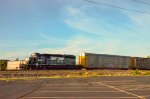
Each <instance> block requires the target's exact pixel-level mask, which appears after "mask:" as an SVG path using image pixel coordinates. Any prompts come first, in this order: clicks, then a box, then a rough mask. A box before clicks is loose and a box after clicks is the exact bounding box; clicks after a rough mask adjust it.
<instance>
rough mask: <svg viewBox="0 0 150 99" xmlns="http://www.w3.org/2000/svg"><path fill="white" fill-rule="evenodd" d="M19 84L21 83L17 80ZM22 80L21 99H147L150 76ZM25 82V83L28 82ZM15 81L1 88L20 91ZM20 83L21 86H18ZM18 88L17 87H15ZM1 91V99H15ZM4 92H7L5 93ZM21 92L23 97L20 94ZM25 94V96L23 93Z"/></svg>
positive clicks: (149, 97)
mask: <svg viewBox="0 0 150 99" xmlns="http://www.w3.org/2000/svg"><path fill="white" fill-rule="evenodd" d="M20 82H21V81H20ZM27 82H28V83H29V85H27V84H26V87H25V84H24V81H22V85H23V86H22V89H21V90H20V92H17V91H16V93H15V89H14V93H13V94H14V95H16V94H19V93H20V94H19V95H18V97H17V98H21V99H150V76H125V77H123V76H121V77H113V76H112V77H92V78H71V79H67V78H63V79H44V80H33V81H27ZM27 82H26V83H27ZM17 83H18V82H16V83H14V84H10V86H9V87H8V85H5V84H4V82H1V83H0V87H1V88H2V87H6V88H10V89H11V88H14V85H15V88H16V89H17V88H18V90H19V89H20V88H21V87H20V86H19V85H18V84H17ZM19 84H21V83H19ZM17 85H18V86H17ZM23 87H24V88H23ZM4 89H5V88H3V92H2V90H0V92H1V93H3V96H2V95H1V94H0V98H2V99H4V98H5V99H15V98H14V97H13V94H11V95H12V96H9V97H6V96H5V95H8V93H9V95H10V93H11V92H10V91H11V90H9V89H7V91H6V90H4ZM4 91H6V93H7V94H6V93H5V92H4ZM22 92H24V94H21V93H22ZM25 92H26V93H25Z"/></svg>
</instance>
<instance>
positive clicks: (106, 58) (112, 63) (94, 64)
mask: <svg viewBox="0 0 150 99" xmlns="http://www.w3.org/2000/svg"><path fill="white" fill-rule="evenodd" d="M79 65H82V66H83V67H85V68H89V69H92V68H99V69H128V68H130V67H131V57H130V56H119V55H108V54H93V53H81V54H80V55H79Z"/></svg>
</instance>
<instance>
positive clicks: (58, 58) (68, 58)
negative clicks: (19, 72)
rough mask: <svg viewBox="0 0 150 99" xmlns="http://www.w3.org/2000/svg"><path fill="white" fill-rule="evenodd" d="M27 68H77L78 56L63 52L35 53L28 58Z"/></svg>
mask: <svg viewBox="0 0 150 99" xmlns="http://www.w3.org/2000/svg"><path fill="white" fill-rule="evenodd" d="M26 62H27V64H26V66H22V68H25V69H75V68H76V57H75V56H74V55H65V54H64V55H63V54H40V53H33V54H32V55H31V57H28V58H26Z"/></svg>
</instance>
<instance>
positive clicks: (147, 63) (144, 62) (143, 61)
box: [131, 57, 150, 70]
mask: <svg viewBox="0 0 150 99" xmlns="http://www.w3.org/2000/svg"><path fill="white" fill-rule="evenodd" d="M131 64H132V67H131V68H132V69H140V70H150V58H143V57H132V58H131Z"/></svg>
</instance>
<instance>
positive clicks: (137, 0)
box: [132, 0, 150, 5]
mask: <svg viewBox="0 0 150 99" xmlns="http://www.w3.org/2000/svg"><path fill="white" fill-rule="evenodd" d="M132 1H134V2H137V3H142V4H146V5H150V3H146V2H143V1H139V0H132Z"/></svg>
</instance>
